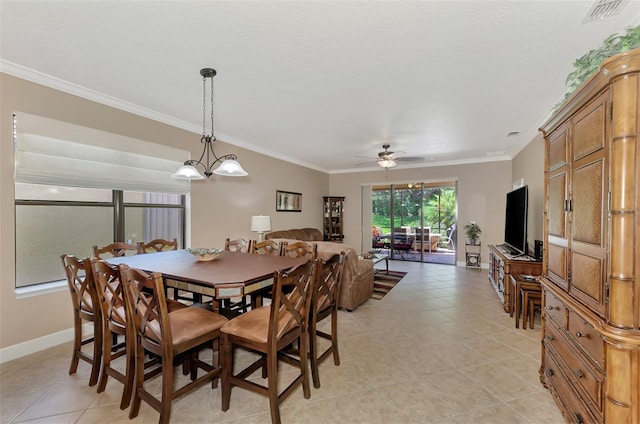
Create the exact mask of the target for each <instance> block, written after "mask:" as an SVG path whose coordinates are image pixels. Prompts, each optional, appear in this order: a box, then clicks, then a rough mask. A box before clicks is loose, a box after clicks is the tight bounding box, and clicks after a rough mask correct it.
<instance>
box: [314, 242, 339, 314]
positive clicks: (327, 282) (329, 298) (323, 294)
mask: <svg viewBox="0 0 640 424" xmlns="http://www.w3.org/2000/svg"><path fill="white" fill-rule="evenodd" d="M344 256H345V252H340V254H337V253H336V254H335V255H333V256H331V258H329V259H328V260H327V261H325V262H323V263H322V267H321V269H320V272H319V273H318V278H317V279H316V286H315V288H314V291H313V296H312V302H311V303H312V305H313V307H314V309H315V311H321V310H323V309H325V308H327V307H328V306H331V305H337V302H338V295H339V290H340V278H341V276H342V268H343V265H344Z"/></svg>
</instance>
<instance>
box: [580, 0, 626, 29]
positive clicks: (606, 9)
mask: <svg viewBox="0 0 640 424" xmlns="http://www.w3.org/2000/svg"><path fill="white" fill-rule="evenodd" d="M628 2H629V0H596V1H595V3H593V6H591V9H589V11H588V12H587V16H586V17H585V18H584V20H583V21H582V23H583V24H586V23H588V22H591V21H595V20H596V19H604V18H607V17H609V16H613V15H617V14H618V13H620V11H621V10H622V9H624V6H626V4H627V3H628Z"/></svg>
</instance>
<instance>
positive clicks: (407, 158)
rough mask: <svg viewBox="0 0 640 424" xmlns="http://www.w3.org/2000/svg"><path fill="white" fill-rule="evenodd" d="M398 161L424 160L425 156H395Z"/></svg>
mask: <svg viewBox="0 0 640 424" xmlns="http://www.w3.org/2000/svg"><path fill="white" fill-rule="evenodd" d="M394 159H395V161H396V162H422V161H424V158H423V157H420V156H400V157H398V158H394Z"/></svg>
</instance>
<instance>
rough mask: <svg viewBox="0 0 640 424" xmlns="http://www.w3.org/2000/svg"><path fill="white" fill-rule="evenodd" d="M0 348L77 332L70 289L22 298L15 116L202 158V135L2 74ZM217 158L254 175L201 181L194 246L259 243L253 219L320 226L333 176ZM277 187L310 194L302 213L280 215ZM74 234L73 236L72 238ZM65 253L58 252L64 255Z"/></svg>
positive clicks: (194, 203)
mask: <svg viewBox="0 0 640 424" xmlns="http://www.w3.org/2000/svg"><path fill="white" fill-rule="evenodd" d="M0 87H2V97H1V99H0V349H1V348H6V347H9V346H14V345H16V344H18V343H21V342H26V341H30V340H32V339H37V338H39V337H43V336H46V335H50V334H54V333H57V332H60V331H63V330H66V329H68V328H70V327H71V322H72V320H71V307H70V301H69V293H68V292H67V291H66V290H63V291H59V292H56V293H51V294H46V295H40V296H35V297H29V298H24V299H17V298H16V295H15V291H14V284H15V266H14V264H15V254H14V206H13V191H14V189H13V151H12V145H13V143H12V118H11V116H12V113H13V112H15V111H22V112H26V113H31V114H34V115H40V116H44V117H47V118H52V119H57V120H60V121H65V122H70V123H73V124H76V125H82V126H86V127H91V128H95V129H99V130H103V131H108V132H112V133H117V134H122V135H125V136H128V137H134V138H138V139H142V140H147V141H151V142H155V143H160V144H165V145H168V146H172V147H177V148H181V149H185V150H190V151H191V155H192V157H198V156H199V155H200V153H201V150H200V151H199V149H200V143H199V140H200V136H199V135H198V134H194V133H191V132H188V131H184V130H181V129H179V128H175V127H172V126H169V125H165V124H162V123H159V122H157V121H153V120H150V119H146V118H142V117H140V116H137V115H134V114H131V113H127V112H124V111H121V110H117V109H114V108H111V107H108V106H104V105H101V104H98V103H95V102H92V101H89V100H85V99H82V98H79V97H76V96H73V95H70V94H66V93H63V92H60V91H57V90H54V89H50V88H47V87H44V86H41V85H38V84H34V83H31V82H28V81H25V80H22V79H19V78H15V77H12V76H9V75H6V74H1V73H0ZM215 150H216V153H217V154H225V153H236V154H237V155H238V157H239V160H240V162H241V163H242V165H243V167H244V168H245V169H246V170H247V172H249V177H246V178H237V179H234V178H229V177H220V176H216V175H214V176H212V177H211V179H210V180H207V181H201V182H194V183H193V184H192V196H191V228H192V231H191V245H192V246H202V247H205V246H208V247H222V244H223V243H224V238H225V237H227V236H229V237H246V238H256V236H257V235H256V234H255V233H252V232H251V231H250V221H251V216H252V215H258V214H263V215H270V216H271V217H272V225H273V228H274V229H282V228H292V227H307V226H315V227H318V228H319V227H320V226H321V223H322V196H323V195H327V194H329V176H328V175H327V174H324V173H322V172H318V171H313V170H310V169H307V168H303V167H300V166H296V165H293V164H290V163H287V162H283V161H279V160H277V159H274V158H271V157H267V156H264V155H260V154H257V153H253V152H249V151H247V150H244V149H240V148H237V147H235V146H230V145H226V144H224V143H222V142H220V143H216V148H215ZM276 189H280V190H286V191H294V192H299V193H303V204H302V213H293V212H278V213H276V212H275V191H276ZM70 236H72V235H70ZM56 254H57V253H56Z"/></svg>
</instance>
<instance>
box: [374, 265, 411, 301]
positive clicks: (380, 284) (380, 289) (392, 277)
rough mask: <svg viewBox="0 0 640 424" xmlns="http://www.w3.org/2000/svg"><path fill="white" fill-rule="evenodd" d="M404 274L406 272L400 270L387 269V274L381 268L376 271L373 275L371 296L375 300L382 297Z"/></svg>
mask: <svg viewBox="0 0 640 424" xmlns="http://www.w3.org/2000/svg"><path fill="white" fill-rule="evenodd" d="M405 275H407V273H406V272H402V271H389V274H387V273H386V272H385V271H382V270H380V271H378V272H376V274H375V275H374V276H373V294H372V295H371V298H372V299H376V300H380V299H382V298H383V297H384V296H385V295H386V294H387V293H389V292H390V291H391V289H392V288H394V287H395V286H396V284H398V283H399V282H400V280H402V277H404V276H405Z"/></svg>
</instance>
